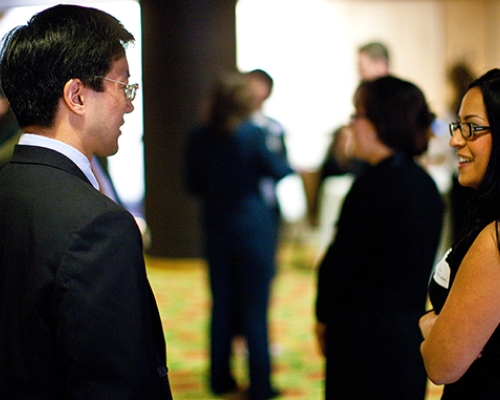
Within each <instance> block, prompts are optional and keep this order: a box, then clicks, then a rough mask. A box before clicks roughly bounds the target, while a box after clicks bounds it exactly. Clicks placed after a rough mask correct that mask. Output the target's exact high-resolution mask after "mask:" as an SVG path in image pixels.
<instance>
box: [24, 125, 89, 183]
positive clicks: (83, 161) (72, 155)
mask: <svg viewBox="0 0 500 400" xmlns="http://www.w3.org/2000/svg"><path fill="white" fill-rule="evenodd" d="M18 144H20V145H25V146H26V145H27V146H37V147H44V148H46V149H51V150H54V151H57V152H58V153H61V154H63V155H65V156H66V157H68V158H69V159H70V160H71V161H73V162H74V163H75V164H76V165H77V166H78V168H80V169H81V170H82V172H83V173H84V174H85V176H86V177H87V179H88V180H89V181H90V183H91V184H92V186H94V187H95V188H96V189H97V190H99V184H98V183H97V179H96V178H95V176H94V174H93V172H92V168H91V165H90V161H89V160H88V158H87V157H85V156H84V155H83V153H81V152H80V151H79V150H77V149H75V148H74V147H72V146H70V145H69V144H66V143H64V142H61V141H60V140H57V139H52V138H49V137H47V136H42V135H37V134H34V133H23V134H22V135H21V138H20V139H19V143H18Z"/></svg>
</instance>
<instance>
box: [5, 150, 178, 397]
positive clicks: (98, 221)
mask: <svg viewBox="0 0 500 400" xmlns="http://www.w3.org/2000/svg"><path fill="white" fill-rule="evenodd" d="M0 232H1V234H0V398H2V399H5V400H10V399H23V400H29V399H50V400H57V399H65V400H68V399H75V400H76V399H106V400H108V399H117V400H118V399H119V400H123V399H137V400H144V399H155V400H156V399H158V400H159V399H162V400H163V399H171V398H172V396H171V393H170V387H169V382H168V374H167V368H166V351H165V342H164V336H163V331H162V327H161V321H160V318H159V314H158V309H157V306H156V302H155V299H154V296H153V293H152V291H151V288H150V285H149V282H148V280H147V277H146V270H145V265H144V259H143V253H142V240H141V235H140V233H139V230H138V228H137V225H136V223H135V221H134V218H133V217H132V215H131V214H129V212H128V211H126V210H125V209H123V208H122V207H121V206H119V205H117V204H115V203H114V202H113V201H111V200H110V199H108V198H107V197H106V196H104V195H103V194H101V193H99V192H98V191H97V190H95V189H94V187H92V185H91V184H90V182H89V181H88V180H87V178H86V177H85V175H84V174H83V173H82V172H81V170H80V169H79V168H78V167H77V166H76V165H75V164H74V163H73V162H72V161H71V160H69V159H68V158H67V157H65V156H64V155H62V154H60V153H58V152H55V151H53V150H49V149H45V148H41V147H34V146H16V148H15V151H14V155H13V158H12V161H11V163H10V164H9V165H7V166H6V167H5V168H4V169H3V170H2V171H1V172H0Z"/></svg>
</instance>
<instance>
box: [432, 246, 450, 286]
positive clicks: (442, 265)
mask: <svg viewBox="0 0 500 400" xmlns="http://www.w3.org/2000/svg"><path fill="white" fill-rule="evenodd" d="M450 251H451V249H449V250H448V251H447V252H446V253H445V255H444V256H443V257H442V258H441V260H439V262H438V263H437V264H436V267H435V268H434V275H433V277H432V278H433V279H434V281H435V282H436V283H437V284H438V285H439V286H442V287H444V288H445V289H448V288H449V287H450V266H449V264H448V263H447V262H446V257H448V254H450Z"/></svg>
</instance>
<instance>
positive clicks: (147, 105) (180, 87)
mask: <svg viewBox="0 0 500 400" xmlns="http://www.w3.org/2000/svg"><path fill="white" fill-rule="evenodd" d="M235 1H236V0H217V1H211V0H184V1H164V0H143V1H141V6H142V19H143V51H144V53H143V72H144V76H143V83H144V85H143V86H144V131H145V136H144V144H145V160H146V161H145V163H146V165H145V170H146V219H147V221H148V224H149V227H150V229H151V236H152V245H151V248H150V249H149V253H150V254H152V255H156V256H164V257H196V256H199V255H200V254H201V246H200V234H199V226H198V213H197V210H198V208H197V204H196V203H195V202H194V200H193V199H192V198H190V197H189V196H188V195H187V194H186V192H185V190H184V184H183V168H182V161H183V160H182V157H183V151H184V142H185V138H186V135H187V133H188V132H189V131H190V130H191V129H192V128H193V127H194V126H195V124H196V122H197V120H198V112H199V107H200V102H201V100H202V98H203V96H204V94H205V93H206V90H207V88H208V86H209V85H210V84H211V83H212V81H213V79H214V78H215V76H216V74H217V72H218V71H220V70H234V69H235V65H236V60H235V57H236V56H235V54H236V49H235V46H236V45H235V35H234V32H235V17H234V8H235Z"/></svg>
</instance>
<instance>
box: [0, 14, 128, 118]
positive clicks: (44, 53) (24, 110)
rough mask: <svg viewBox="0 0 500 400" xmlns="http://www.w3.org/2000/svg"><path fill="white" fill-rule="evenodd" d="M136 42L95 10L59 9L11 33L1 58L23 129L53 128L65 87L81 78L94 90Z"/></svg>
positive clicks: (0, 73) (1, 74) (1, 76)
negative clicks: (71, 81) (29, 127)
mask: <svg viewBox="0 0 500 400" xmlns="http://www.w3.org/2000/svg"><path fill="white" fill-rule="evenodd" d="M133 41H134V37H133V36H132V34H131V33H130V32H128V31H127V30H126V29H125V28H124V27H123V26H122V25H121V23H120V22H119V21H118V20H117V19H116V18H114V17H112V16H111V15H109V14H106V13H105V12H103V11H100V10H97V9H95V8H89V7H80V6H75V5H58V6H55V7H51V8H49V9H46V10H44V11H42V12H40V13H38V14H36V15H35V16H33V17H32V18H31V19H30V20H29V21H28V23H27V24H26V25H23V26H19V27H17V28H14V29H13V30H12V31H10V32H9V33H8V34H7V35H6V36H5V38H4V40H3V46H2V50H1V53H0V81H1V85H2V88H3V90H4V92H5V95H6V97H7V98H8V100H9V102H10V105H11V108H12V111H13V112H14V114H15V115H16V118H17V120H18V122H19V124H20V125H21V126H22V127H27V126H40V127H45V128H50V127H51V126H52V124H53V122H54V118H55V115H56V111H57V107H58V104H59V99H60V98H61V97H62V94H63V89H64V85H65V84H66V82H68V81H69V80H70V79H75V78H77V79H80V80H81V81H82V82H83V84H84V85H86V86H88V87H90V88H92V89H93V90H95V91H98V92H102V91H103V90H104V87H103V83H102V79H100V78H99V77H103V76H106V75H107V74H108V72H109V71H111V69H112V67H113V64H114V63H115V62H116V61H118V60H119V59H121V58H123V57H125V47H126V45H127V44H128V43H131V42H133Z"/></svg>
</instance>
